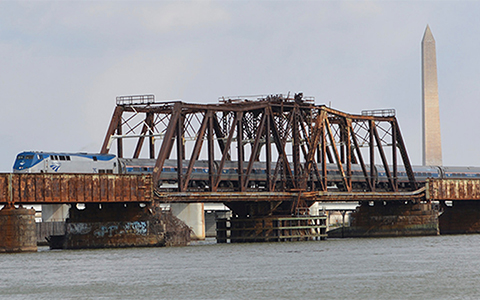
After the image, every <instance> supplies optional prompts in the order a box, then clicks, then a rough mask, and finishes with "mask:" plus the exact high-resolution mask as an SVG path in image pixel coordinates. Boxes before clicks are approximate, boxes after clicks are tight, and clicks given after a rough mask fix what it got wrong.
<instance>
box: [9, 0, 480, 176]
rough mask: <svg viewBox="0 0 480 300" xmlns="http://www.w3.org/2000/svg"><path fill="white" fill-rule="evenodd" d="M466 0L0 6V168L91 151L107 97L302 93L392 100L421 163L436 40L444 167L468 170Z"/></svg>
mask: <svg viewBox="0 0 480 300" xmlns="http://www.w3.org/2000/svg"><path fill="white" fill-rule="evenodd" d="M479 11H480V2H475V1H465V2H464V1H441V2H440V1H425V2H420V1H351V2H349V1H347V2H339V1H196V2H179V1H175V2H168V1H157V2H155V1H150V2H133V1H132V2H127V1H122V2H114V1H106V2H101V1H98V2H96V1H86V2H70V1H68V2H62V1H56V2H46V1H38V2H36V1H35V2H10V1H1V2H0V97H1V98H2V100H1V104H2V108H1V110H0V112H1V113H0V114H1V115H0V126H1V128H2V130H1V131H0V139H1V146H0V154H1V157H2V159H1V160H0V171H3V172H8V171H11V169H12V165H13V161H14V159H15V155H16V154H17V153H19V152H21V151H24V150H42V151H72V152H78V151H87V152H98V151H99V150H100V147H101V144H102V142H103V138H104V135H105V132H106V129H107V126H108V123H109V121H110V118H111V115H112V112H113V109H114V107H115V97H116V96H119V95H132V94H147V93H148V94H150V93H151V94H154V95H155V96H156V99H157V100H169V99H182V100H183V101H186V102H199V103H215V102H217V99H218V97H220V96H231V95H257V94H278V93H285V94H286V93H288V92H291V93H296V92H300V91H301V92H303V93H304V94H305V95H308V96H314V97H315V99H316V103H317V104H323V103H325V104H327V105H328V104H329V103H331V106H332V107H333V108H336V109H339V110H342V111H345V112H348V113H360V111H361V110H362V109H378V108H395V109H396V110H397V118H398V120H399V122H400V127H401V130H402V133H403V137H404V140H405V142H406V144H407V149H408V151H409V154H410V158H411V161H412V163H413V164H421V132H422V129H421V57H420V55H421V48H420V43H421V40H422V36H423V33H424V30H425V27H426V25H427V24H429V25H430V28H431V30H432V32H433V35H434V37H435V39H436V45H437V68H438V80H439V97H440V114H441V124H442V128H441V129H442V144H443V163H444V165H450V166H453V165H473V166H480V155H478V149H480V138H479V137H478V134H477V129H478V128H479V127H480V126H479V123H480V121H479V118H478V117H477V115H478V114H479V112H478V111H477V109H479V108H480V103H479V102H480V101H479V100H480V99H479V98H480V84H479V80H480V59H479V53H480V38H479V37H480V32H479V31H480V18H478V12H479Z"/></svg>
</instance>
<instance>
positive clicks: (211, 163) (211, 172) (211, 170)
mask: <svg viewBox="0 0 480 300" xmlns="http://www.w3.org/2000/svg"><path fill="white" fill-rule="evenodd" d="M207 115H208V134H207V139H208V141H207V146H208V186H209V189H210V191H211V192H214V191H215V190H216V189H215V177H214V176H215V153H214V150H213V146H214V142H213V136H214V135H215V133H214V131H213V113H212V112H211V111H208V112H207Z"/></svg>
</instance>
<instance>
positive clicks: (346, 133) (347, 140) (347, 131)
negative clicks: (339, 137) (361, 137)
mask: <svg viewBox="0 0 480 300" xmlns="http://www.w3.org/2000/svg"><path fill="white" fill-rule="evenodd" d="M345 124H346V126H345V130H344V131H343V132H344V136H345V151H346V156H347V185H348V187H349V190H350V191H351V190H352V144H351V141H352V140H351V138H350V128H351V127H352V120H351V119H350V118H346V119H345Z"/></svg>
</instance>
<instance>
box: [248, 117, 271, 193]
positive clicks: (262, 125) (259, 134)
mask: <svg viewBox="0 0 480 300" xmlns="http://www.w3.org/2000/svg"><path fill="white" fill-rule="evenodd" d="M265 119H266V115H265V114H263V115H262V119H261V120H260V124H259V125H258V128H257V134H256V135H255V141H254V142H253V147H252V153H250V159H249V160H248V166H247V171H246V173H245V183H244V184H245V189H246V188H247V187H248V183H249V182H250V173H251V172H252V168H253V163H254V161H256V158H257V152H258V149H259V147H260V139H261V138H262V136H263V132H264V130H265Z"/></svg>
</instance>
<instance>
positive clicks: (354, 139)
mask: <svg viewBox="0 0 480 300" xmlns="http://www.w3.org/2000/svg"><path fill="white" fill-rule="evenodd" d="M350 130H351V137H352V141H353V145H354V147H355V151H356V152H357V157H358V161H359V163H360V166H361V167H362V172H363V176H364V177H365V181H366V183H367V187H368V191H370V192H372V191H373V189H374V188H373V186H372V181H371V180H370V176H369V175H368V171H367V167H366V166H365V162H364V160H363V155H362V152H361V151H360V145H359V144H358V141H357V137H356V136H355V132H354V131H353V128H350Z"/></svg>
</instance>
